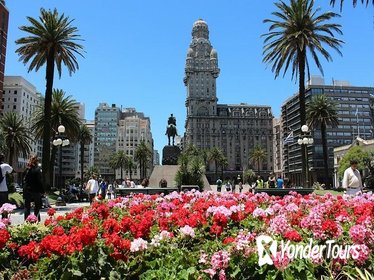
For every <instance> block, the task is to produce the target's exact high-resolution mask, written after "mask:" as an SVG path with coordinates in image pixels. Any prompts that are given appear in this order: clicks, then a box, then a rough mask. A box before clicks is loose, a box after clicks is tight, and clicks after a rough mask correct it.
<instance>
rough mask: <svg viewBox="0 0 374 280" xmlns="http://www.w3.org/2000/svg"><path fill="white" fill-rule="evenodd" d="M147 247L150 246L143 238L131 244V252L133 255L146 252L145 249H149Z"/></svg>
mask: <svg viewBox="0 0 374 280" xmlns="http://www.w3.org/2000/svg"><path fill="white" fill-rule="evenodd" d="M147 245H148V242H147V241H146V240H144V239H143V238H137V239H134V240H133V241H132V242H131V246H130V251H131V252H133V253H134V252H141V251H144V250H145V249H147V247H148V246H147Z"/></svg>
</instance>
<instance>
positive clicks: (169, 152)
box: [162, 146, 181, 165]
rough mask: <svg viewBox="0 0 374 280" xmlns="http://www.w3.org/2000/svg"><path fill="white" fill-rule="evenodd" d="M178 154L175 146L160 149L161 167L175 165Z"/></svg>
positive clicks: (178, 151)
mask: <svg viewBox="0 0 374 280" xmlns="http://www.w3.org/2000/svg"><path fill="white" fill-rule="evenodd" d="M180 153H181V150H180V148H179V147H177V146H165V147H164V148H163V149H162V165H177V164H178V157H179V155H180Z"/></svg>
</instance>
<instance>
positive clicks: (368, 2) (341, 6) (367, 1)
mask: <svg viewBox="0 0 374 280" xmlns="http://www.w3.org/2000/svg"><path fill="white" fill-rule="evenodd" d="M335 2H336V0H330V5H332V6H334V5H335ZM343 3H344V0H340V10H341V9H342V8H343ZM361 3H362V4H365V5H366V7H367V6H368V5H369V4H370V0H361ZM371 3H372V4H373V5H374V0H371ZM356 5H357V0H353V7H356Z"/></svg>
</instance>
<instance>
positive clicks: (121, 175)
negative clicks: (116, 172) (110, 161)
mask: <svg viewBox="0 0 374 280" xmlns="http://www.w3.org/2000/svg"><path fill="white" fill-rule="evenodd" d="M121 180H123V167H122V166H121Z"/></svg>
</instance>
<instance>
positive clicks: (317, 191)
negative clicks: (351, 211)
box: [314, 190, 344, 195]
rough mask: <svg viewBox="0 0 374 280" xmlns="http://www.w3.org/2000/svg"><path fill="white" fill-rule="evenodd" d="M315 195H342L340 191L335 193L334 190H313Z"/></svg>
mask: <svg viewBox="0 0 374 280" xmlns="http://www.w3.org/2000/svg"><path fill="white" fill-rule="evenodd" d="M314 193H315V194H319V195H325V194H326V193H331V194H332V195H343V194H344V193H343V192H342V191H335V190H315V191H314Z"/></svg>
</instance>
